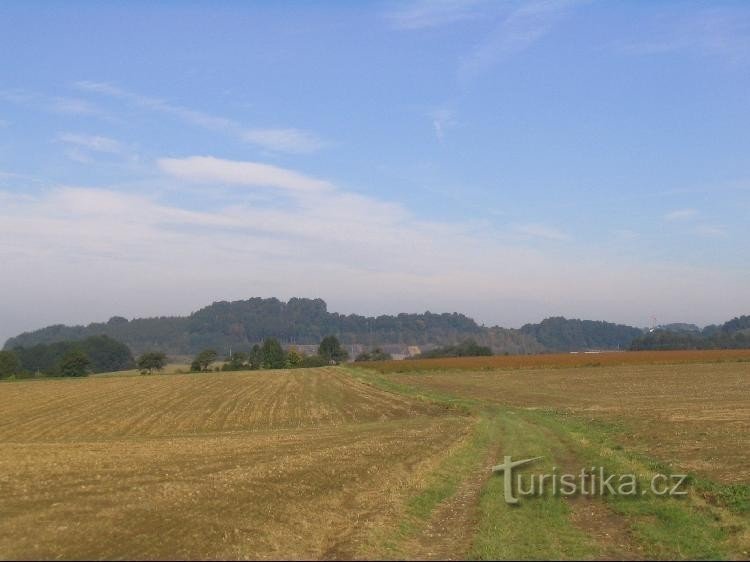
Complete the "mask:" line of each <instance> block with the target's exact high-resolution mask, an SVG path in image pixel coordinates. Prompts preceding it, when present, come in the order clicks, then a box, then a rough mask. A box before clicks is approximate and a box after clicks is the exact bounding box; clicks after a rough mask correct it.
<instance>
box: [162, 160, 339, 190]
mask: <svg viewBox="0 0 750 562" xmlns="http://www.w3.org/2000/svg"><path fill="white" fill-rule="evenodd" d="M158 165H159V168H161V170H162V171H164V172H166V173H167V174H169V175H171V176H174V177H176V178H179V179H183V180H187V181H191V182H197V183H209V184H210V183H222V184H230V185H245V186H258V187H274V188H277V189H283V190H290V191H303V192H316V191H326V190H329V189H331V188H332V187H333V186H332V185H331V184H330V183H329V182H327V181H325V180H319V179H315V178H311V177H308V176H305V175H303V174H300V173H297V172H294V171H291V170H287V169H285V168H279V167H278V166H271V165H269V164H260V163H258V162H237V161H233V160H223V159H220V158H214V157H212V156H191V157H189V158H162V159H160V160H159V161H158Z"/></svg>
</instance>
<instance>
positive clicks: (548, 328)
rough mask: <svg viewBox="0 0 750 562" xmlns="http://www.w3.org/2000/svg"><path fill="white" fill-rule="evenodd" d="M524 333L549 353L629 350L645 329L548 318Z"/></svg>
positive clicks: (529, 325) (527, 328)
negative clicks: (586, 350)
mask: <svg viewBox="0 0 750 562" xmlns="http://www.w3.org/2000/svg"><path fill="white" fill-rule="evenodd" d="M521 332H522V333H524V334H526V335H529V336H531V337H533V338H535V339H536V340H537V341H538V342H539V343H540V344H541V345H542V346H543V347H544V348H545V349H546V350H548V351H578V350H585V349H628V347H630V344H631V343H632V341H633V340H634V339H635V338H637V337H640V336H641V335H642V334H643V330H641V329H639V328H633V327H632V326H624V325H622V324H612V323H611V322H601V321H594V320H569V319H567V318H563V317H562V316H557V317H554V318H547V319H545V320H542V322H540V323H539V324H526V325H525V326H523V327H522V328H521Z"/></svg>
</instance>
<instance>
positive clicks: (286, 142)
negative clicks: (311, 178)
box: [242, 129, 326, 153]
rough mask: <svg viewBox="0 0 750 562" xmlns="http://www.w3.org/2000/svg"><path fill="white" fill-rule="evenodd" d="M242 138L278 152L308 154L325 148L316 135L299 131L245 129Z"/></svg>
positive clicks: (324, 144)
mask: <svg viewBox="0 0 750 562" xmlns="http://www.w3.org/2000/svg"><path fill="white" fill-rule="evenodd" d="M242 138H243V140H246V141H247V142H251V143H254V144H257V145H260V146H263V147H266V148H268V149H269V150H275V151H278V152H291V153H308V152H316V151H318V150H320V149H321V148H323V147H325V146H326V143H325V142H324V141H323V140H321V139H320V138H318V137H317V136H316V135H314V134H312V133H310V132H309V131H301V130H299V129H247V130H245V132H244V133H242Z"/></svg>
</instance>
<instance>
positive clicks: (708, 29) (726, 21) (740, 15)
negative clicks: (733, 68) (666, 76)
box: [619, 6, 750, 63]
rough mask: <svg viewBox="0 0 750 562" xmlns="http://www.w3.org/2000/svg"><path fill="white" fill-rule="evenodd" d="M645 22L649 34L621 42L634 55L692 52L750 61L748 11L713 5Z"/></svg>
mask: <svg viewBox="0 0 750 562" xmlns="http://www.w3.org/2000/svg"><path fill="white" fill-rule="evenodd" d="M649 23H650V25H644V26H643V27H644V28H645V32H647V33H648V36H645V37H641V38H638V39H633V40H630V41H628V42H625V43H622V44H620V47H619V48H620V51H621V52H624V53H628V54H633V55H658V54H664V53H676V52H693V53H697V54H702V55H709V56H716V57H721V58H723V59H725V60H727V61H729V62H732V63H741V62H745V63H746V62H748V61H750V14H748V12H747V10H743V9H736V8H733V7H727V6H721V7H720V6H714V7H709V8H707V9H704V10H702V11H700V12H699V13H698V14H695V13H693V14H691V15H688V16H685V15H681V14H680V15H678V16H677V17H668V18H664V19H661V20H655V21H652V22H649Z"/></svg>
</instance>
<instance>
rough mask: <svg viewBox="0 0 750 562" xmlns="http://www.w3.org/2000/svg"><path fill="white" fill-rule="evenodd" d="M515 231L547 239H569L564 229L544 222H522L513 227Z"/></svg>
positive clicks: (523, 234)
mask: <svg viewBox="0 0 750 562" xmlns="http://www.w3.org/2000/svg"><path fill="white" fill-rule="evenodd" d="M513 231H514V232H515V233H517V234H520V235H522V236H530V237H533V238H543V239H545V240H560V241H561V240H569V239H570V236H568V235H567V234H566V233H565V232H563V231H562V230H559V229H557V228H555V227H552V226H547V225H544V224H538V223H531V224H521V225H517V226H515V227H513Z"/></svg>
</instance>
